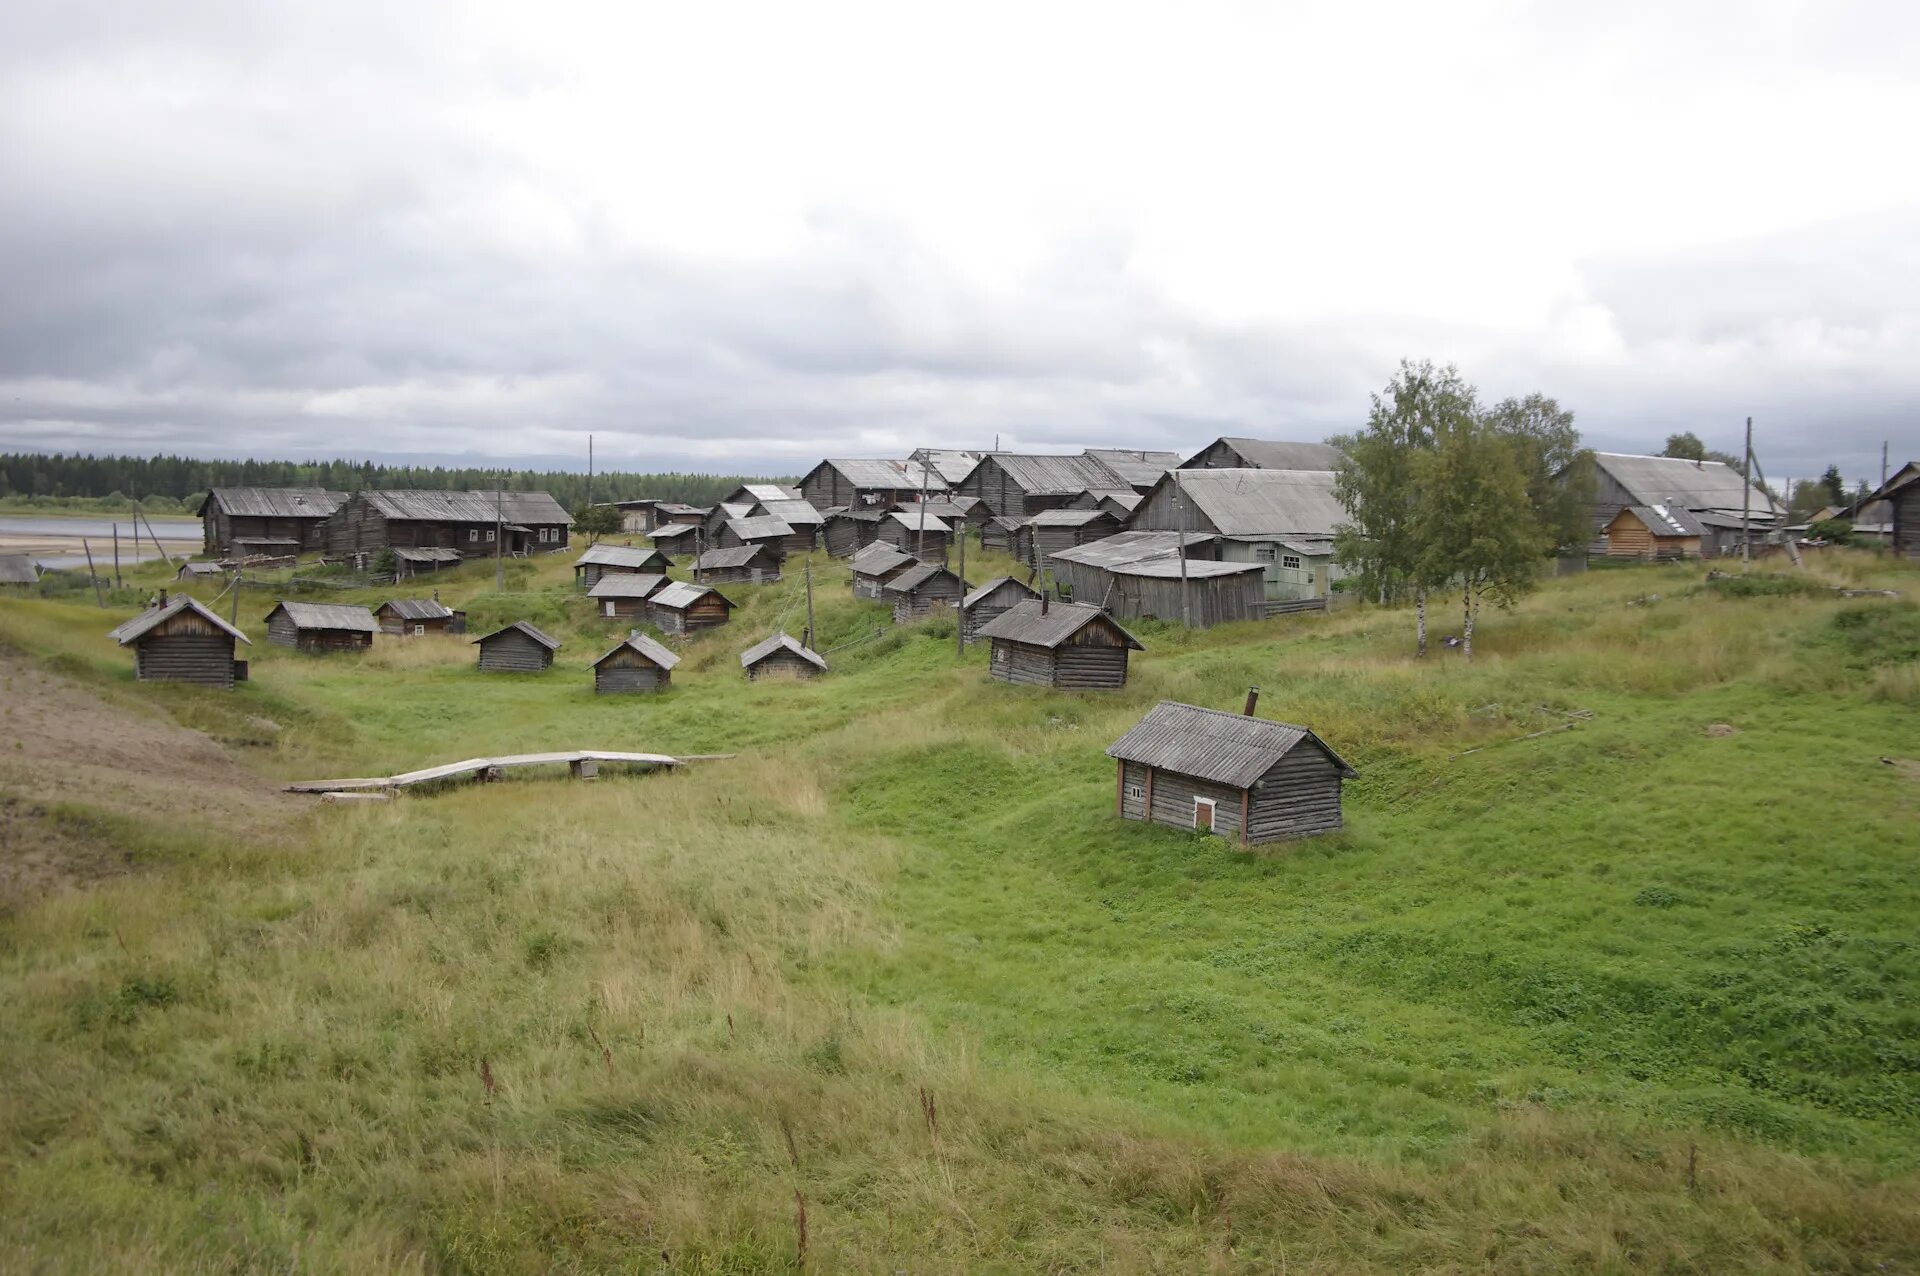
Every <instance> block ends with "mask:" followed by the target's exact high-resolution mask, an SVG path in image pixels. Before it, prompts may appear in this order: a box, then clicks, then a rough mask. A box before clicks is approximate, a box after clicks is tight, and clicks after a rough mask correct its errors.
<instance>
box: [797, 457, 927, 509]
mask: <svg viewBox="0 0 1920 1276" xmlns="http://www.w3.org/2000/svg"><path fill="white" fill-rule="evenodd" d="M946 490H947V481H946V480H945V479H943V478H941V477H940V476H939V475H938V474H936V473H934V472H933V471H932V470H931V469H928V468H926V467H923V466H922V465H921V464H920V462H918V461H887V460H866V459H861V458H857V457H855V458H837V459H829V460H825V461H822V462H820V464H818V465H816V466H814V467H813V468H812V469H811V470H809V471H807V475H806V477H805V478H803V479H801V480H800V496H801V498H802V499H803V500H805V501H806V502H807V503H808V504H809V505H811V506H813V507H814V508H815V509H817V510H830V509H836V508H839V509H852V508H860V507H864V506H878V507H880V508H881V509H885V508H887V507H888V506H890V505H892V504H893V503H894V502H896V501H917V500H919V499H920V497H921V495H922V494H923V493H926V494H931V493H935V492H939V493H943V494H944V493H945V492H946Z"/></svg>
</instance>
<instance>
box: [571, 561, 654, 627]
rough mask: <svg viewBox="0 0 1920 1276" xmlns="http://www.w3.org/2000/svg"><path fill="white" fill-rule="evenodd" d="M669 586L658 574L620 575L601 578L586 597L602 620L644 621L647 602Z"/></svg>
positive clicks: (622, 573) (623, 573)
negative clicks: (637, 619) (590, 600)
mask: <svg viewBox="0 0 1920 1276" xmlns="http://www.w3.org/2000/svg"><path fill="white" fill-rule="evenodd" d="M668 583H669V582H668V580H667V578H666V577H665V576H663V575H660V574H659V573H657V572H640V573H628V572H621V573H619V574H617V575H611V576H602V577H601V578H600V582H599V584H597V585H595V586H594V587H593V588H592V589H589V590H588V591H587V597H588V598H591V599H592V600H593V608H594V610H595V611H596V612H598V613H599V615H600V617H601V618H602V619H603V620H619V619H636V618H640V619H644V618H645V617H646V614H647V600H648V599H650V598H652V597H653V596H654V595H655V594H657V593H659V592H660V591H661V590H663V589H665V588H666V587H667V585H668Z"/></svg>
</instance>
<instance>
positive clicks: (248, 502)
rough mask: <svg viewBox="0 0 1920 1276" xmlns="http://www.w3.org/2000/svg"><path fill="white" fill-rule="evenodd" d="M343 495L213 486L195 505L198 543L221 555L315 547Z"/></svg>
mask: <svg viewBox="0 0 1920 1276" xmlns="http://www.w3.org/2000/svg"><path fill="white" fill-rule="evenodd" d="M346 500H347V494H346V493H345V492H329V491H326V490H324V489H322V488H318V487H216V488H214V489H213V490H212V491H210V492H208V493H207V498H206V499H205V500H203V501H201V502H200V508H199V510H197V511H196V512H197V513H198V514H199V515H200V539H201V544H202V546H203V547H204V548H205V552H207V553H209V554H213V555H216V556H218V557H221V558H250V557H254V556H260V555H264V556H269V557H274V558H290V557H294V556H296V555H299V554H303V553H318V552H320V551H321V550H322V549H324V548H325V545H326V539H325V535H324V533H323V532H322V527H323V525H324V524H325V523H326V521H327V519H329V518H331V517H332V516H333V513H334V511H335V510H337V509H339V508H340V507H341V506H342V505H344V504H345V503H346Z"/></svg>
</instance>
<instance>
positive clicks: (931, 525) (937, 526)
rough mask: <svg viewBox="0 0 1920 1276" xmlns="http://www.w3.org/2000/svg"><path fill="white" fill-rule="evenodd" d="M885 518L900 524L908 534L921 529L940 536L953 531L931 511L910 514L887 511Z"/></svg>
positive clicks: (899, 511) (916, 511) (900, 511)
mask: <svg viewBox="0 0 1920 1276" xmlns="http://www.w3.org/2000/svg"><path fill="white" fill-rule="evenodd" d="M887 518H888V519H890V520H892V521H893V522H895V523H898V524H900V526H902V527H904V528H906V529H907V530H908V531H910V532H917V531H920V530H921V529H922V528H923V527H924V528H925V529H926V530H927V531H929V532H937V533H941V534H946V533H950V532H952V531H953V528H951V527H949V526H947V524H946V523H945V522H944V521H942V520H941V519H939V518H936V517H934V514H933V511H931V510H915V511H914V512H913V513H911V514H908V513H906V512H904V511H902V510H889V511H888V512H887Z"/></svg>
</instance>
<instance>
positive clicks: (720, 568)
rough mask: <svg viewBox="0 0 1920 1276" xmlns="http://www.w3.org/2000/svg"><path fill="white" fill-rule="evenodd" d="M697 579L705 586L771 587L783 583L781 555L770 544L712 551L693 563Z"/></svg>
mask: <svg viewBox="0 0 1920 1276" xmlns="http://www.w3.org/2000/svg"><path fill="white" fill-rule="evenodd" d="M693 578H694V580H695V581H697V582H699V583H700V584H702V585H724V584H728V583H744V584H748V585H771V584H773V583H774V582H775V581H777V580H779V579H780V552H779V550H778V548H777V547H775V546H773V545H769V544H766V543H761V544H757V545H734V546H731V547H729V548H727V549H710V550H708V551H707V552H706V553H704V554H702V555H700V557H698V558H696V559H694V560H693Z"/></svg>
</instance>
